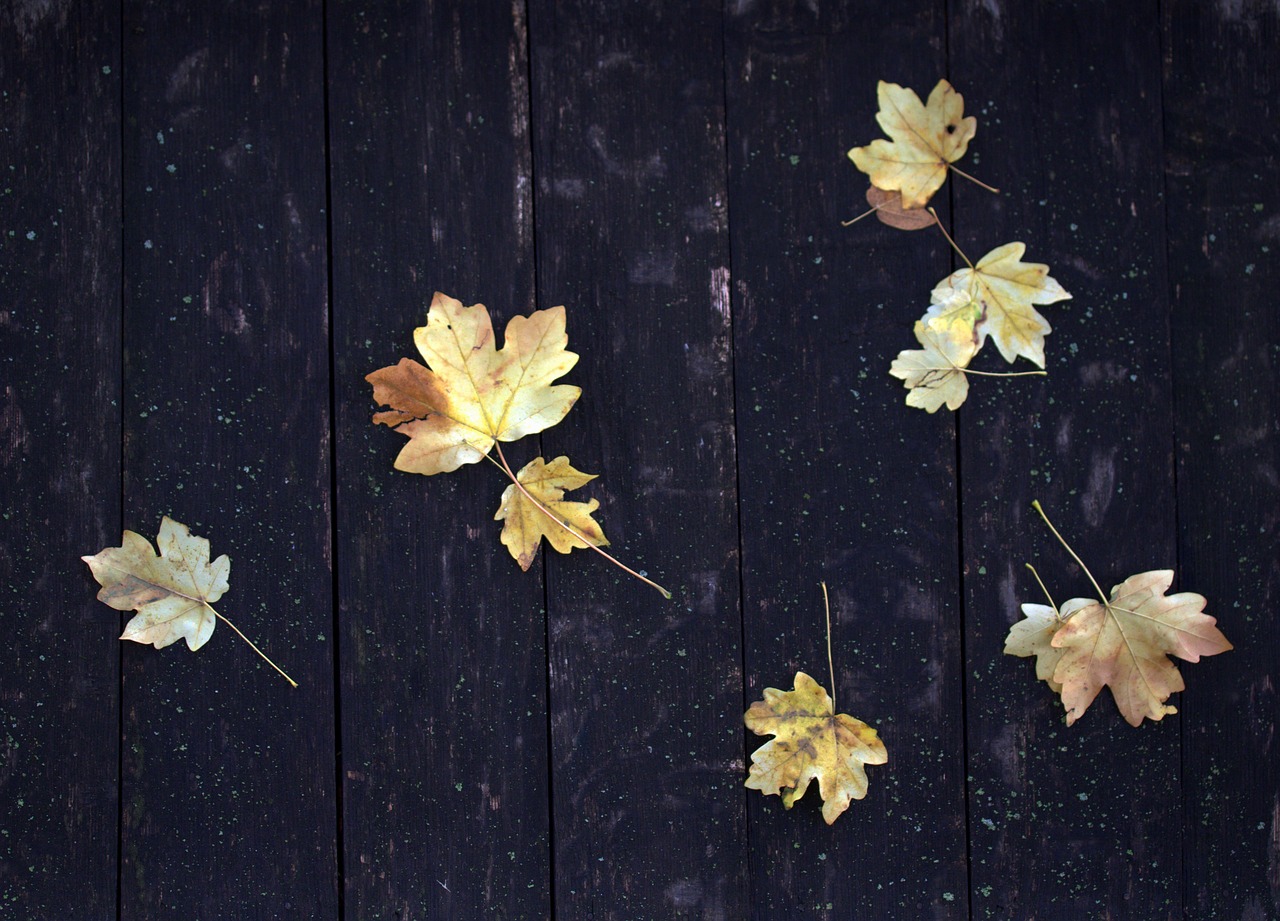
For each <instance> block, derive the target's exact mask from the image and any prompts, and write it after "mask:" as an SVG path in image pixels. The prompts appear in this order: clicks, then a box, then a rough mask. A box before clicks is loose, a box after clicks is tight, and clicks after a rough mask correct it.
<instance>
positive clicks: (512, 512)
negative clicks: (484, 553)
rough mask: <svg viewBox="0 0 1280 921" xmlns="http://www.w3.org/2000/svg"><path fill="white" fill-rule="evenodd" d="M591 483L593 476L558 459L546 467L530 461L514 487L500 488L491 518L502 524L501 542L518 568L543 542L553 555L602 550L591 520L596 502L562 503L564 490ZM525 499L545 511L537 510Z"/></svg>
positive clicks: (601, 540)
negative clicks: (499, 502) (598, 548)
mask: <svg viewBox="0 0 1280 921" xmlns="http://www.w3.org/2000/svg"><path fill="white" fill-rule="evenodd" d="M595 478H596V475H595V474H593V473H583V472H582V471H581V470H575V469H574V468H573V466H572V465H571V464H570V463H569V458H567V457H563V456H561V457H557V458H555V459H554V460H552V461H551V463H546V462H545V461H543V459H542V458H540V457H535V458H534V459H533V460H532V461H530V462H529V463H528V464H526V465H525V466H524V467H523V468H521V470H520V472H519V473H517V474H516V480H517V482H518V483H519V484H520V485H519V486H517V485H516V483H512V484H511V485H510V486H508V487H507V488H506V490H505V491H504V492H503V493H502V504H501V505H500V506H499V507H498V513H497V514H496V515H494V516H493V518H494V520H495V521H505V522H506V524H504V525H503V527H502V537H501V540H502V543H503V545H504V546H506V548H507V549H508V550H509V551H510V552H511V556H512V557H514V558H515V560H516V562H517V563H519V564H520V568H521V569H524V570H527V569H528V568H529V567H530V566H531V565H532V564H533V558H534V556H535V554H537V552H538V544H539V543H541V541H542V538H544V537H545V538H546V539H547V543H549V544H550V545H551V547H552V549H554V550H556V551H557V552H559V553H568V552H569V551H570V550H574V549H585V548H586V547H587V546H588V545H591V546H595V547H604V546H608V544H609V541H608V540H606V539H605V536H604V530H603V529H601V527H600V525H599V524H598V523H597V522H596V520H595V519H594V518H592V517H591V513H592V512H594V511H595V510H596V509H597V508H599V507H600V500H599V499H592V500H591V501H590V502H572V501H568V500H566V499H565V498H564V494H565V490H568V489H578V488H580V487H582V486H585V485H586V484H587V483H590V482H591V481H592V480H594V479H595ZM521 487H524V489H521ZM526 491H527V492H528V495H526ZM529 496H532V497H533V499H534V500H536V502H537V503H541V504H542V506H543V507H544V508H545V509H546V510H547V511H546V512H544V511H543V510H542V509H540V508H539V507H538V505H537V504H535V502H534V501H531V500H530V498H529ZM547 512H550V513H551V515H548V514H547Z"/></svg>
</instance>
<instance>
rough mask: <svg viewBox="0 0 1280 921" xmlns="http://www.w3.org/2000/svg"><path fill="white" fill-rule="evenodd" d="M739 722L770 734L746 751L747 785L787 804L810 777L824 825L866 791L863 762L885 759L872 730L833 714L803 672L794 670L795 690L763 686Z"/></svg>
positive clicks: (819, 689)
mask: <svg viewBox="0 0 1280 921" xmlns="http://www.w3.org/2000/svg"><path fill="white" fill-rule="evenodd" d="M744 721H745V722H746V725H747V728H748V729H750V730H751V731H752V732H754V733H755V734H756V735H762V736H763V735H772V736H776V738H774V739H772V740H771V741H769V742H766V743H765V744H764V745H762V746H760V747H759V748H758V749H756V750H755V752H753V753H752V755H751V770H750V772H749V774H748V776H747V783H746V785H747V787H748V788H749V789H752V790H759V791H760V792H762V793H764V794H765V795H766V796H770V795H779V796H781V797H782V805H783V806H785V807H786V808H787V809H790V808H791V806H792V805H793V804H794V803H795V801H796V800H798V799H800V797H802V796H804V794H805V791H806V790H808V789H809V782H810V781H812V780H814V779H815V778H816V779H817V781H818V792H819V793H820V794H821V796H822V818H823V819H824V820H826V823H827V824H828V825H830V824H831V823H832V822H834V821H835V820H836V819H837V818H839V816H840V814H841V813H843V812H844V811H845V810H846V809H848V808H849V803H850V801H851V800H855V799H862V798H863V797H864V796H866V795H867V771H866V768H865V767H863V765H864V764H884V763H885V762H886V761H888V760H889V754H888V752H887V751H886V750H885V747H884V743H883V742H882V741H880V737H879V736H878V735H877V734H876V731H875V730H874V729H872V728H871V727H870V726H868V725H867V724H866V723H864V722H862V720H858V719H854V718H853V717H852V716H849V715H847V714H844V713H836V712H835V707H834V705H833V704H832V701H831V698H830V697H829V696H828V695H827V692H826V690H825V689H824V688H823V687H822V686H821V685H819V684H818V682H816V681H814V680H813V679H812V678H810V677H809V676H808V675H806V674H805V673H804V672H796V680H795V690H792V691H780V690H778V689H777V688H765V690H764V700H758V701H756V702H755V703H753V704H752V705H751V709H749V710H748V711H747V713H746V716H745V717H744Z"/></svg>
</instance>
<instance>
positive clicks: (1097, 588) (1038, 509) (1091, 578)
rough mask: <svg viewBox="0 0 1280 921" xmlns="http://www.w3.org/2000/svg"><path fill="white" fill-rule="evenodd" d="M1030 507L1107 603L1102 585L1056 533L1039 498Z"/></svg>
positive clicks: (1056, 530) (1064, 539)
mask: <svg viewBox="0 0 1280 921" xmlns="http://www.w3.org/2000/svg"><path fill="white" fill-rule="evenodd" d="M1031 507H1032V508H1033V509H1035V510H1036V511H1037V512H1039V513H1040V517H1041V518H1043V519H1044V523H1045V524H1047V525H1048V526H1049V530H1050V531H1052V532H1053V536H1054V537H1056V538H1058V543H1060V544H1062V546H1064V547H1066V548H1067V553H1070V554H1071V558H1072V559H1073V560H1075V561H1076V563H1078V564H1079V565H1080V568H1081V569H1083V570H1084V574H1085V575H1086V576H1088V577H1089V581H1090V582H1092V583H1093V588H1094V590H1095V591H1096V592H1097V593H1098V597H1099V598H1101V599H1102V604H1103V606H1106V605H1107V603H1108V602H1107V596H1106V595H1104V594H1103V593H1102V586H1101V585H1099V584H1098V580H1097V579H1095V578H1094V577H1093V573H1091V572H1089V567H1088V566H1086V565H1084V560H1082V559H1080V557H1079V556H1077V555H1076V552H1075V551H1074V550H1072V549H1071V545H1070V544H1068V543H1067V541H1066V538H1064V537H1063V536H1062V535H1061V534H1059V533H1058V529H1057V528H1055V527H1054V526H1053V522H1052V521H1050V520H1049V516H1048V515H1046V514H1045V513H1044V509H1042V508H1041V507H1040V500H1039V499H1036V500H1034V501H1033V502H1032V503H1031Z"/></svg>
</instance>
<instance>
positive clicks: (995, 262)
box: [934, 243, 1071, 368]
mask: <svg viewBox="0 0 1280 921" xmlns="http://www.w3.org/2000/svg"><path fill="white" fill-rule="evenodd" d="M1026 249H1027V248H1026V245H1025V244H1023V243H1006V244H1005V245H1004V246H999V247H997V248H995V249H993V250H992V251H991V252H989V253H987V254H986V255H985V256H983V257H982V258H981V259H980V260H978V263H977V265H975V266H974V267H973V268H963V269H960V270H959V271H957V272H953V273H952V274H951V275H949V276H948V277H947V278H945V279H944V280H943V281H942V282H940V283H939V285H938V290H935V292H934V295H935V297H937V296H939V291H941V292H943V293H944V294H945V291H946V289H948V288H951V289H956V290H962V291H965V292H967V293H968V294H969V297H970V298H971V299H972V300H973V301H974V302H975V303H976V304H978V305H979V307H980V308H981V319H980V320H979V321H978V323H977V327H976V329H977V332H978V346H979V347H981V346H982V345H983V344H985V342H986V339H987V335H988V334H989V335H990V336H991V338H992V339H993V340H994V341H995V344H996V348H998V349H999V350H1000V354H1001V355H1003V356H1004V359H1005V361H1008V362H1012V361H1014V360H1015V359H1016V358H1017V357H1018V356H1019V355H1021V356H1023V357H1024V358H1028V359H1030V360H1031V361H1033V362H1035V363H1036V365H1038V366H1039V367H1041V368H1043V367H1044V337H1045V336H1046V335H1047V334H1048V333H1049V332H1050V331H1051V327H1050V326H1049V324H1048V322H1047V321H1046V320H1045V318H1044V317H1042V316H1040V314H1039V313H1037V312H1036V309H1035V307H1033V306H1032V305H1033V304H1052V303H1054V302H1056V301H1064V300H1069V299H1070V298H1071V295H1070V294H1068V293H1067V292H1066V290H1065V289H1064V288H1063V287H1062V286H1061V285H1060V284H1058V283H1057V282H1056V281H1055V280H1054V279H1052V278H1050V277H1049V267H1048V266H1047V265H1041V264H1039V263H1035V262H1022V261H1021V259H1022V254H1023V253H1024V252H1026Z"/></svg>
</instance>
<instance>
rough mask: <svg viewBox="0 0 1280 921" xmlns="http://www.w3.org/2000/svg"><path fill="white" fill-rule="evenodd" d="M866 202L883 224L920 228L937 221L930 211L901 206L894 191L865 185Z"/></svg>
mask: <svg viewBox="0 0 1280 921" xmlns="http://www.w3.org/2000/svg"><path fill="white" fill-rule="evenodd" d="M867 204H869V205H870V206H871V208H872V210H874V211H875V213H876V217H877V218H878V219H879V220H880V222H881V223H883V224H888V225H889V226H890V227H896V228H898V229H899V230H922V229H924V228H925V227H929V226H932V225H933V224H936V223H937V222H938V219H937V218H936V217H934V215H933V212H932V211H928V210H926V209H924V208H904V207H902V196H901V195H899V194H898V193H897V192H894V191H885V190H884V189H877V188H876V187H875V186H874V185H871V186H868V187H867Z"/></svg>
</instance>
